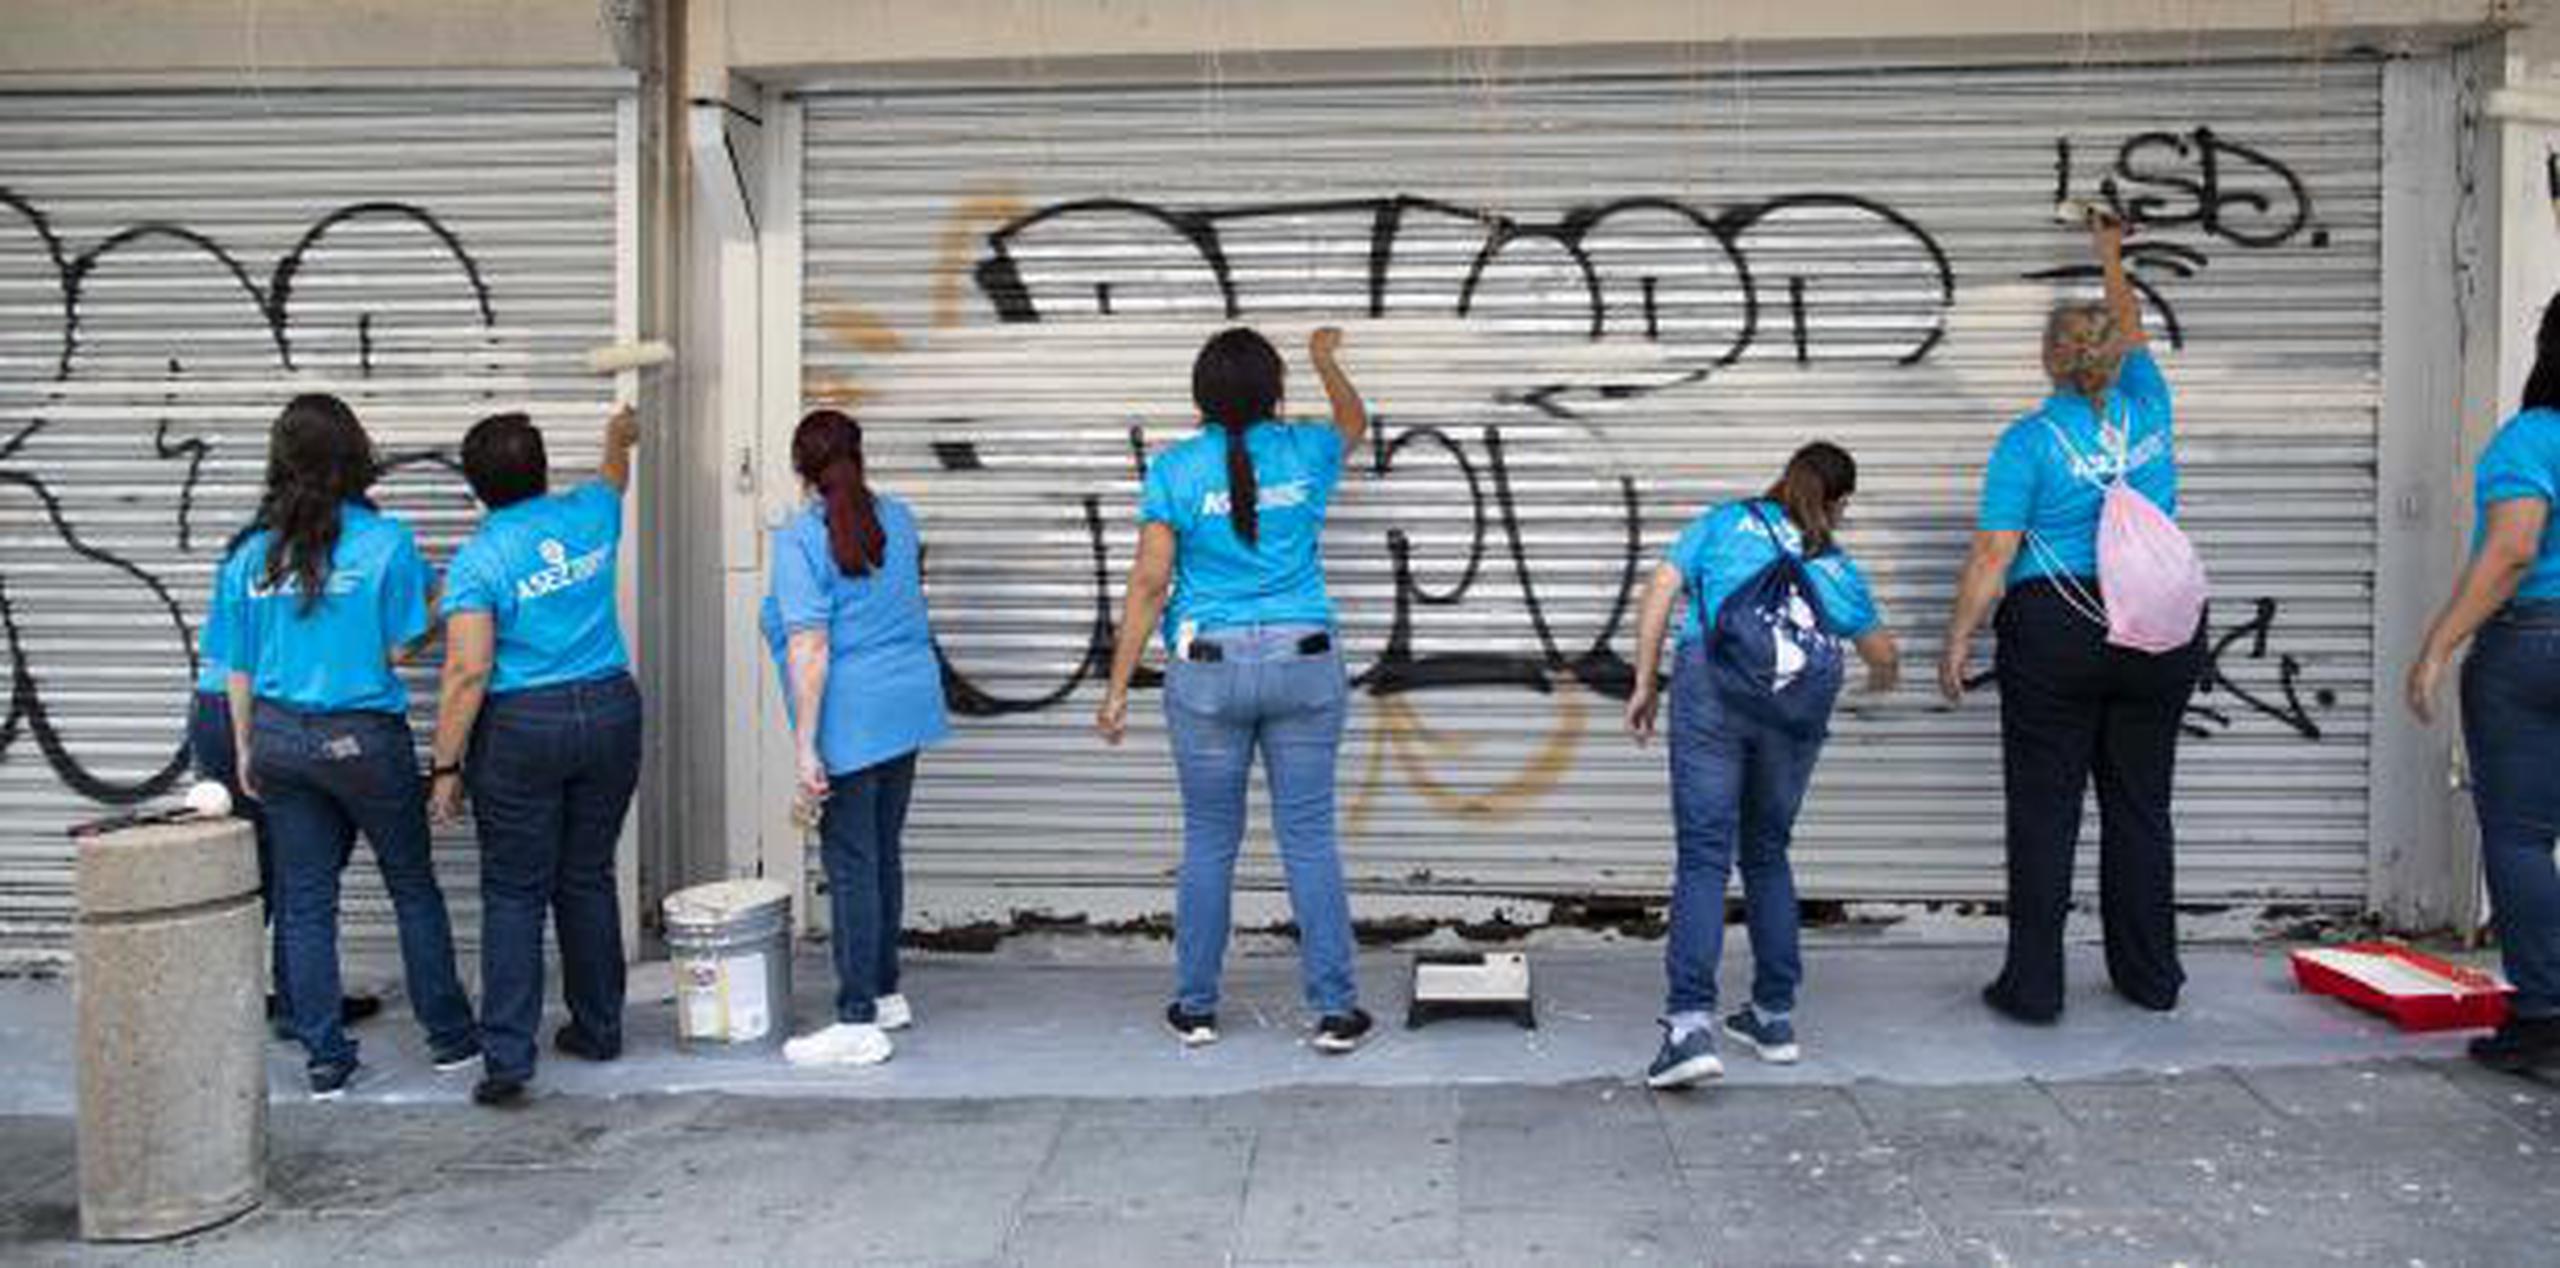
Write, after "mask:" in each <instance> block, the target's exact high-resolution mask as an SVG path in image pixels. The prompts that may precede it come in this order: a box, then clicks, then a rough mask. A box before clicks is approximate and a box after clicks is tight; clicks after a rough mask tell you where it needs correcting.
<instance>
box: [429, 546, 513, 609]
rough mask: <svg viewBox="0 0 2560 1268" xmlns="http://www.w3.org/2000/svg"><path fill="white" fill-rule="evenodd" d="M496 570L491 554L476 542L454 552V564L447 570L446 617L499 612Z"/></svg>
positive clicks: (445, 577) (443, 605) (448, 566)
mask: <svg viewBox="0 0 2560 1268" xmlns="http://www.w3.org/2000/svg"><path fill="white" fill-rule="evenodd" d="M496 571H497V570H496V569H495V568H493V567H491V566H490V559H489V552H487V551H485V550H483V549H481V548H480V543H479V542H477V541H472V542H466V543H464V544H463V547H462V549H461V550H458V551H456V552H454V556H453V562H452V563H451V564H449V565H447V566H446V568H445V570H444V599H443V602H442V603H441V605H440V606H441V607H442V609H443V615H445V616H452V615H453V614H455V613H457V612H495V611H497V610H498V593H499V590H498V586H499V582H498V578H497V577H496V576H494V575H493V574H494V573H495V572H496Z"/></svg>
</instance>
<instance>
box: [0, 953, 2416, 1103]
mask: <svg viewBox="0 0 2560 1268" xmlns="http://www.w3.org/2000/svg"><path fill="white" fill-rule="evenodd" d="M1737 932H1738V931H1737ZM1062 945H1063V949H1062V950H1057V951H1054V952H1053V953H1051V954H1040V953H1036V952H1021V953H1016V952H1006V953H999V954H996V955H991V956H990V955H927V956H919V957H916V958H915V959H914V960H913V961H911V967H910V970H909V976H908V980H907V982H906V984H905V985H906V990H907V993H908V995H909V997H910V998H912V999H913V1000H914V1001H915V1006H916V1010H917V1013H918V1015H919V1016H920V1017H921V1018H922V1022H923V1024H922V1025H921V1026H919V1027H918V1028H917V1029H916V1030H915V1031H914V1032H912V1033H910V1034H907V1035H902V1036H900V1037H899V1053H898V1057H897V1059H896V1060H894V1061H892V1062H890V1063H889V1064H888V1065H886V1066H883V1067H879V1068H877V1069H871V1070H859V1071H847V1070H796V1069H793V1068H791V1067H789V1066H787V1065H785V1064H783V1062H782V1060H781V1059H780V1057H779V1056H778V1055H775V1054H771V1053H765V1054H759V1055H756V1056H753V1057H748V1058H740V1059H729V1058H704V1057H696V1056H688V1055H685V1054H682V1053H679V1052H677V1051H676V1050H675V1047H674V1019H673V1008H672V1005H671V1003H670V1002H669V996H670V987H669V985H668V983H669V980H670V979H669V977H668V975H667V974H666V972H665V966H663V965H659V966H656V968H655V969H654V970H649V969H648V968H647V967H646V966H644V970H643V971H641V972H639V973H637V974H636V975H635V977H634V985H633V989H632V999H633V1007H632V1010H631V1013H630V1015H629V1018H628V1021H627V1029H628V1040H627V1051H626V1055H625V1057H624V1059H623V1060H621V1061H618V1062H615V1063H613V1064H612V1065H609V1066H601V1067H599V1066H592V1065H587V1064H584V1063H581V1062H574V1061H563V1060H551V1059H546V1060H545V1061H544V1063H543V1066H542V1070H541V1074H540V1077H539V1081H538V1083H537V1085H536V1086H537V1088H538V1090H540V1091H541V1092H543V1093H545V1094H555V1093H556V1094H566V1095H572V1096H597V1097H612V1096H635V1095H643V1094H649V1093H680V1092H725V1093H736V1094H747V1095H766V1096H794V1097H811V1096H817V1097H836V1096H849V1097H866V1098H868V1097H890V1098H915V1097H923V1098H973V1097H1023V1096H1089V1097H1133V1096H1211V1095H1226V1094H1235V1093H1244V1092H1253V1091H1260V1090H1268V1089H1273V1088H1284V1087H1291V1086H1298V1085H1309V1084H1318V1085H1354V1086H1372V1087H1389V1086H1421V1087H1444V1086H1449V1085H1455V1084H1478V1083H1517V1084H1548V1085H1552V1084H1560V1083H1568V1082H1573V1081H1577V1080H1586V1079H1620V1078H1625V1077H1628V1076H1631V1075H1633V1074H1634V1073H1635V1072H1636V1071H1638V1070H1640V1069H1642V1068H1643V1066H1644V1063H1645V1062H1646V1061H1647V1060H1648V1059H1650V1058H1651V1056H1652V1055H1653V1048H1654V1045H1655V1043H1656V1042H1657V1040H1658V1038H1659V1032H1658V1031H1657V1030H1656V1029H1655V1027H1654V1023H1653V1017H1654V1015H1655V1013H1656V1012H1658V1011H1659V1009H1660V1008H1661V992H1662V967H1661V961H1660V958H1659V957H1660V951H1659V949H1658V947H1655V946H1649V945H1642V944H1637V945H1630V946H1623V947H1618V948H1615V949H1611V948H1586V949H1581V950H1571V951H1552V952H1539V953H1537V954H1536V956H1535V961H1534V962H1535V966H1536V971H1537V975H1538V979H1537V986H1538V996H1539V1017H1540V1021H1541V1025H1540V1028H1539V1029H1537V1030H1536V1031H1523V1030H1520V1029H1518V1028H1516V1027H1514V1026H1512V1025H1510V1024H1509V1023H1507V1022H1503V1021H1499V1020H1481V1019H1471V1020H1452V1021H1447V1022H1441V1023H1437V1024H1434V1025H1432V1026H1430V1027H1427V1028H1425V1029H1423V1030H1419V1031H1407V1030H1405V1029H1403V1027H1402V1025H1401V1021H1402V1017H1403V1013H1404V1003H1405V988H1406V980H1405V973H1406V970H1405V961H1404V958H1403V957H1401V956H1397V955H1391V954H1384V953H1380V954H1372V955H1368V956H1365V957H1364V958H1363V961H1362V965H1361V971H1362V977H1361V982H1362V987H1363V989H1364V991H1365V992H1366V997H1367V1000H1368V1004H1369V1007H1370V1008H1371V1009H1372V1010H1373V1011H1375V1012H1376V1013H1377V1014H1378V1016H1379V1018H1380V1020H1381V1022H1382V1023H1383V1025H1382V1030H1381V1033H1380V1036H1379V1038H1378V1039H1377V1041H1376V1042H1374V1043H1373V1044H1372V1045H1371V1046H1370V1047H1368V1048H1367V1049H1365V1050H1363V1051H1362V1052H1361V1053H1360V1054H1358V1055H1357V1056H1356V1057H1353V1058H1351V1059H1349V1060H1339V1059H1334V1058H1328V1057H1323V1056H1319V1055H1317V1054H1316V1053H1314V1052H1313V1051H1311V1050H1310V1049H1308V1048H1307V1047H1306V1045H1305V1044H1304V1043H1303V1042H1302V1038H1303V1029H1302V1028H1303V1025H1304V1021H1305V1019H1304V1018H1303V1017H1302V1015H1301V1012H1300V1010H1299V1008H1298V1005H1297V999H1298V994H1297V987H1296V973H1295V967H1294V960H1293V959H1292V958H1291V957H1289V956H1287V955H1272V954H1253V955H1240V956H1239V957H1238V958H1236V959H1235V960H1234V961H1233V962H1232V966H1231V970H1230V973H1229V975H1228V998H1227V1000H1226V1002H1225V1004H1224V1006H1223V1009H1222V1021H1223V1022H1224V1026H1225V1030H1226V1039H1225V1041H1224V1042H1222V1043H1220V1044H1218V1045H1216V1046H1215V1047H1212V1048H1208V1049H1202V1050H1198V1051H1185V1050H1183V1049H1181V1048H1180V1047H1178V1046H1176V1045H1175V1044H1173V1043H1171V1042H1169V1040H1168V1038H1167V1036H1166V1035H1165V1033H1164V1031H1163V1029H1162V1026H1161V1022H1160V1020H1159V1014H1160V1012H1161V1010H1162V1008H1163V1001H1164V998H1165V992H1166V990H1167V989H1168V986H1169V983H1170V979H1171V971H1170V968H1169V967H1168V966H1167V965H1166V964H1164V963H1161V962H1160V961H1162V960H1163V959H1164V957H1165V954H1166V953H1165V952H1164V951H1163V950H1162V948H1161V947H1160V946H1156V945H1151V944H1134V945H1132V944H1122V945H1118V946H1116V947H1115V946H1102V947H1094V946H1091V945H1088V944H1085V943H1075V942H1069V943H1065V944H1062ZM1742 950H1743V948H1742V945H1741V943H1740V939H1739V938H1738V937H1737V939H1736V945H1735V947H1734V949H1733V953H1732V954H1730V955H1729V956H1728V960H1727V964H1726V966H1725V974H1724V981H1723V990H1724V994H1725V998H1726V999H1728V1000H1734V999H1740V998H1744V997H1745V993H1746V987H1747V983H1748V982H1749V969H1750V965H1749V958H1748V956H1747V955H1745V954H1742ZM1093 955H1099V956H1101V957H1102V958H1101V959H1099V960H1098V961H1097V960H1087V959H1077V958H1074V957H1081V956H1093ZM1999 957H2000V952H1999V949H1998V948H1996V947H1989V946H1935V945H1903V946H1891V947H1859V946H1852V945H1837V944H1834V945H1827V946H1815V947H1812V948H1809V949H1808V952H1807V972H1806V982H1805V988H1804V997H1803V1002H1802V1005H1801V1016H1800V1021H1799V1028H1800V1030H1801V1031H1802V1033H1803V1036H1804V1041H1805V1046H1806V1060H1805V1061H1804V1063H1803V1064H1801V1065H1798V1066H1793V1067H1776V1066H1766V1065H1760V1064H1757V1063H1755V1062H1752V1061H1749V1060H1748V1059H1745V1060H1742V1061H1739V1062H1737V1063H1736V1064H1735V1067H1734V1075H1733V1077H1734V1078H1735V1080H1736V1081H1738V1082H1747V1083H1783V1084H1795V1085H1821V1084H1844V1083H1850V1082H1855V1081H1858V1080H1879V1081H1884V1082H1891V1083H1901V1084H1916V1085H1953V1084H1982V1083H2007V1082H2015V1081H2019V1080H2025V1079H2045V1080H2058V1079H2084V1078H2091V1077H2099V1076H2108V1075H2118V1074H2126V1073H2153V1074H2169V1073H2176V1072H2179V1071H2184V1070H2198V1069H2205V1068H2209V1067H2216V1066H2228V1067H2233V1068H2251V1067H2261V1066H2273V1065H2310V1064H2322V1063H2332V1062H2341V1061H2359V1060H2375V1059H2391V1058H2412V1057H2415V1058H2443V1057H2450V1056H2454V1055H2456V1054H2458V1053H2459V1052H2460V1050H2461V1044H2462V1039H2463V1037H2462V1036H2458V1035H2453V1036H2447V1035H2438V1036H2412V1035H2405V1034H2402V1033H2400V1032H2398V1031H2395V1030H2393V1029H2392V1028H2391V1027H2390V1026H2389V1025H2388V1024H2386V1023H2384V1022H2382V1021H2380V1020H2378V1019H2375V1018H2372V1017H2369V1016H2366V1015H2363V1014H2360V1013H2357V1012H2354V1011H2352V1010H2350V1009H2347V1008H2344V1007H2342V1006H2340V1005H2338V1004H2337V1003H2335V1002H2333V1001H2329V1000H2324V999H2318V998H2313V997H2309V996H2305V995H2303V994H2302V993H2300V992H2299V991H2297V990H2296V989H2295V988H2294V986H2293V983H2292V980H2291V978H2290V976H2289V975H2288V971H2287V969H2286V967H2285V961H2284V957H2283V953H2282V951H2281V949H2279V948H2274V947H2264V946H2250V945H2236V946H2229V945H2225V946H2197V947H2190V948H2189V949H2188V951H2187V961H2186V962H2187V968H2188V973H2189V977H2190V980H2189V983H2188V987H2187V991H2186V995H2185V999H2184V1002H2183V1003H2182V1005H2181V1006H2180V1008H2179V1009H2178V1010H2177V1011H2176V1012H2175V1013H2170V1014H2157V1013H2150V1012H2145V1011H2143V1010H2141V1009H2137V1008H2134V1007H2132V1006H2131V1005H2129V1004H2126V1003H2125V1002H2123V1001H2122V1000H2120V999H2118V998H2117V997H2116V996H2115V995H2114V993H2113V992H2111V991H2110V990H2108V989H2107V987H2106V984H2105V982H2106V978H2105V973H2104V971H2103V969H2102V968H2101V966H2100V964H2099V956H2098V951H2097V949H2096V948H2095V947H2089V946H2079V947H2074V948H2073V949H2072V959H2071V971H2072V983H2073V986H2072V995H2071V998H2070V1004H2069V1011H2068V1012H2067V1013H2066V1015H2065V1022H2064V1024H2063V1025H2060V1026H2055V1027H2022V1026H2017V1025H2012V1024H2008V1023H2005V1022H2002V1021H2000V1020H1998V1019H1996V1018H1994V1017H1993V1016H1991V1014H1990V1013H1989V1012H1988V1011H1986V1010H1985V1009H1984V1008H1983V1007H1982V1005H1981V1003H1980V1001H1979V1000H1978V999H1977V998H1976V996H1975V992H1976V991H1977V990H1978V989H1979V988H1980V986H1981V984H1982V983H1983V982H1984V981H1986V980H1988V979H1989V977H1990V976H1991V974H1992V972H1993V971H1994V970H1995V969H1996V968H1997V966H1998V964H1999ZM356 980H360V981H372V982H382V981H385V980H386V978H385V977H384V976H381V975H380V974H379V971H378V970H377V971H376V972H375V973H374V974H373V975H363V974H360V975H358V977H357V979H356ZM795 981H796V983H797V991H796V994H797V996H798V998H797V1001H796V1005H795V1012H796V1020H797V1022H798V1024H799V1025H800V1026H801V1027H803V1028H807V1027H811V1026H815V1025H817V1024H819V1023H820V1022H821V1021H823V1020H824V1019H826V1018H827V1017H828V1016H829V1015H830V1013H831V1007H830V1005H829V1004H828V1002H827V1001H828V999H829V998H830V992H831V991H832V989H833V985H834V982H833V977H832V975H831V973H830V971H829V970H828V968H827V967H826V963H825V961H824V960H823V958H820V957H818V956H814V955H804V956H803V957H802V958H801V959H800V961H799V963H798V964H797V965H796V966H795ZM554 998H555V999H556V998H557V993H556V992H555V993H554ZM555 1021H556V1019H555ZM70 1022H71V992H70V989H69V987H68V985H67V984H66V983H63V982H60V981H51V982H26V981H14V982H0V1113H12V1114H67V1113H69V1112H71V1108H72V1104H73V1082H72V1069H71V1024H70ZM354 1033H355V1034H356V1036H357V1038H358V1039H359V1040H360V1041H361V1042H362V1044H363V1045H364V1049H363V1059H364V1061H365V1062H366V1064H367V1067H368V1073H367V1076H366V1080H365V1081H364V1082H363V1083H361V1084H360V1085H359V1086H358V1088H357V1090H356V1093H355V1095H356V1096H357V1097H358V1098H359V1099H365V1100H372V1101H380V1102H393V1103H404V1104H409V1103H458V1102H460V1101H462V1100H463V1099H464V1098H465V1097H466V1096H467V1094H468V1092H469V1088H470V1077H469V1076H468V1075H443V1076H439V1075H437V1074H435V1073H434V1072H433V1071H432V1070H430V1069H429V1068H428V1066H427V1063H426V1060H425V1049H424V1044H423V1041H422V1039H421V1038H420V1036H419V1034H418V1031H417V1028H416V1027H415V1025H414V1024H413V1023H412V1022H411V1021H410V1019H409V1017H408V1015H407V1010H406V1008H405V1007H403V1006H401V1005H400V1004H399V1003H398V1002H397V1001H396V1000H394V1001H393V1002H392V1005H391V1007H390V1008H388V1009H387V1010H386V1011H385V1013H384V1015H383V1016H382V1017H380V1018H378V1019H376V1020H374V1021H371V1022H369V1023H367V1024H365V1025H363V1026H360V1027H358V1028H357V1029H356V1031H355V1032H354ZM269 1053H270V1062H269V1065H270V1071H271V1075H272V1081H273V1086H274V1088H275V1092H276V1096H277V1098H278V1100H279V1101H293V1100H297V1099H300V1097H301V1096H302V1094H303V1088H304V1083H303V1077H302V1063H301V1054H300V1051H299V1050H298V1049H297V1048H295V1047H294V1046H292V1045H290V1044H275V1045H272V1046H271V1047H270V1049H269Z"/></svg>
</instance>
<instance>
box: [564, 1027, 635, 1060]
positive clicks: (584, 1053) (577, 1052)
mask: <svg viewBox="0 0 2560 1268" xmlns="http://www.w3.org/2000/svg"><path fill="white" fill-rule="evenodd" d="M551 1049H552V1051H554V1052H557V1053H560V1054H561V1055H563V1056H570V1057H576V1058H577V1059H579V1060H580V1061H611V1060H613V1059H614V1058H616V1057H619V1056H621V1055H622V1045H621V1044H619V1043H606V1042H605V1041H603V1040H601V1039H598V1038H596V1037H595V1036H594V1035H591V1034H588V1033H587V1032H586V1031H585V1030H582V1029H580V1028H579V1027H578V1026H577V1024H576V1023H574V1022H573V1023H571V1024H569V1025H566V1026H562V1027H561V1028H560V1029H558V1030H555V1031H552V1032H551Z"/></svg>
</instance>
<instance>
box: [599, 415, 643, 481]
mask: <svg viewBox="0 0 2560 1268" xmlns="http://www.w3.org/2000/svg"><path fill="white" fill-rule="evenodd" d="M639 444H640V415H639V414H638V413H636V412H635V411H633V409H632V408H631V407H630V406H628V405H624V406H621V407H619V408H617V409H615V410H614V411H613V412H612V413H611V414H608V415H606V416H605V420H604V457H603V458H602V459H600V460H598V461H597V463H596V478H597V479H599V480H602V481H604V482H605V483H606V484H608V485H611V486H612V487H613V491H614V492H616V493H628V492H630V491H631V451H632V450H633V449H634V448H636V447H638V446H639Z"/></svg>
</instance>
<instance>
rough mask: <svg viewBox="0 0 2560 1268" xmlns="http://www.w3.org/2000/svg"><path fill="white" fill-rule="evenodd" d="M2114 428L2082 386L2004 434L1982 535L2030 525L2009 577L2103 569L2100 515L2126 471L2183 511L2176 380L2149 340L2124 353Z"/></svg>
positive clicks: (2169, 508)
mask: <svg viewBox="0 0 2560 1268" xmlns="http://www.w3.org/2000/svg"><path fill="white" fill-rule="evenodd" d="M2107 407H2108V411H2109V413H2110V414H2112V415H2113V416H2114V417H2113V420H2112V421H2113V425H2112V426H2110V427H2101V426H2100V425H2099V421H2098V414H2097V411H2096V410H2094V409H2091V408H2090V406H2089V402H2088V400H2087V399H2086V398H2085V397H2082V396H2080V395H2079V394H2078V393H2075V392H2056V393H2054V394H2053V395H2052V396H2049V397H2047V398H2045V402H2044V404H2042V405H2040V406H2038V407H2036V409H2035V410H2034V411H2032V412H2030V413H2029V414H2027V415H2026V416H2025V417H2023V418H2020V419H2019V420H2018V421H2016V422H2014V423H2011V424H2009V430H2007V431H2006V432H2003V433H2001V436H2000V444H1999V446H1998V447H1997V448H1995V449H1993V450H1992V451H1991V465H1990V468H1989V469H1988V470H1987V471H1985V472H1984V473H1983V477H1982V513H1981V516H1980V518H1979V519H1978V520H1977V521H1976V524H1975V526H1976V527H1978V528H1980V529H1982V530H1983V531H1984V532H1992V533H1998V532H2024V533H2026V534H2028V540H2027V541H2026V543H2025V544H2023V545H2021V546H2020V547H2019V548H2018V558H2017V561H2016V562H2015V563H2012V564H2010V565H2009V584H2010V585H2013V586H2014V585H2017V584H2018V583H2020V582H2022V581H2029V580H2032V579H2034V578H2037V577H2046V576H2052V575H2055V574H2057V573H2061V574H2067V575H2070V576H2075V577H2094V576H2096V575H2098V514H2099V511H2100V509H2101V508H2103V507H2104V506H2105V504H2106V486H2107V484H2108V483H2109V482H2110V481H2112V480H2113V479H2114V478H2115V475H2116V472H2117V471H2118V470H2119V469H2122V470H2123V471H2124V473H2125V481H2126V483H2128V484H2131V485H2132V486H2133V487H2134V489H2135V491H2137V492H2139V493H2141V494H2142V495H2143V496H2144V497H2147V498H2150V499H2151V500H2152V501H2153V502H2154V503H2157V504H2158V505H2159V507H2160V509H2161V510H2162V511H2164V512H2166V513H2167V514H2169V515H2170V516H2172V517H2175V516H2176V515H2177V513H2178V457H2177V452H2176V447H2175V445H2174V444H2173V442H2172V436H2171V430H2170V424H2169V381H2168V380H2167V379H2166V378H2163V377H2161V374H2160V363H2159V362H2158V361H2156V360H2154V359H2153V358H2152V356H2151V350H2150V349H2149V348H2147V347H2136V348H2135V349H2134V350H2133V351H2131V352H2129V353H2126V354H2125V358H2124V366H2123V369H2122V370H2121V371H2119V372H2118V373H2117V375H2116V385H2115V389H2114V390H2113V391H2111V392H2109V393H2107Z"/></svg>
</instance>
